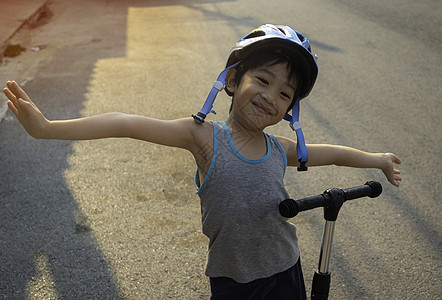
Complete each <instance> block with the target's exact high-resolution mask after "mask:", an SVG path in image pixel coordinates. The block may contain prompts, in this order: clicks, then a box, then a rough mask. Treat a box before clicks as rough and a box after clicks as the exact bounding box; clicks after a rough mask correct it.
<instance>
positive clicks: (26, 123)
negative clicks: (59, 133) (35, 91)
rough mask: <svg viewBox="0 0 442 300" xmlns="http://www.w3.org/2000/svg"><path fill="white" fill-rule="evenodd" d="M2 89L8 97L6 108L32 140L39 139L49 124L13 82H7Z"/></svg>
mask: <svg viewBox="0 0 442 300" xmlns="http://www.w3.org/2000/svg"><path fill="white" fill-rule="evenodd" d="M6 85H7V88H4V89H3V93H5V95H6V97H8V99H9V101H8V107H9V108H10V109H11V110H12V112H13V113H14V114H15V116H16V117H17V119H18V120H19V122H20V123H21V124H22V126H23V127H24V128H25V129H26V131H27V132H28V133H29V135H31V136H32V137H34V138H41V137H42V134H43V131H44V129H45V128H47V126H48V124H49V122H48V120H47V119H46V118H45V117H44V116H43V114H42V113H41V112H40V110H39V109H38V108H37V106H36V105H35V104H34V103H33V102H32V101H31V99H30V98H29V96H28V95H27V94H26V93H25V92H24V91H23V90H22V88H21V87H20V86H19V85H18V84H17V83H16V82H15V81H12V82H11V81H8V82H7V83H6Z"/></svg>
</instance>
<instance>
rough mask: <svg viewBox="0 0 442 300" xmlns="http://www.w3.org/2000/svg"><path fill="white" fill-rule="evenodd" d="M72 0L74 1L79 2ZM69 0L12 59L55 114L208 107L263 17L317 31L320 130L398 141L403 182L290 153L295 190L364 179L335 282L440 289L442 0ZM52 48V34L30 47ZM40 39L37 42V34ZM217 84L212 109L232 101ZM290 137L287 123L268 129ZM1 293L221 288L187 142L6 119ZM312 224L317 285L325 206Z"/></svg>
mask: <svg viewBox="0 0 442 300" xmlns="http://www.w3.org/2000/svg"><path fill="white" fill-rule="evenodd" d="M74 2H75V3H74ZM275 3H276V2H275V1H264V0H253V1H252V0H242V1H233V0H232V1H228V0H225V1H223V0H218V1H205V0H185V1H177V0H161V1H159V0H158V1H141V0H139V1H130V2H127V1H117V0H115V1H111V0H108V1H105V0H102V1H99V0H93V1H90V0H78V1H62V0H54V1H53V2H52V4H51V6H50V7H51V10H52V11H53V13H54V16H53V17H52V20H51V21H50V22H49V23H48V24H46V25H44V26H41V27H38V28H34V29H29V28H23V29H22V30H21V31H20V32H19V33H18V35H17V36H16V37H15V41H16V42H17V43H20V44H22V45H23V46H25V47H26V48H28V51H27V52H24V53H23V54H22V55H20V56H19V57H16V58H13V59H8V60H6V62H5V63H4V64H3V65H2V66H1V67H0V80H1V82H2V84H4V83H5V81H6V80H11V79H15V80H17V81H19V82H21V83H23V84H24V86H25V88H26V90H27V91H28V93H29V94H30V95H31V97H32V98H33V99H34V100H35V102H36V103H37V104H38V105H39V107H40V108H41V110H42V111H43V112H44V113H45V114H46V116H47V117H48V118H50V119H65V118H74V117H79V116H87V115H92V114H97V113H103V112H109V111H123V112H127V113H138V114H143V115H148V116H152V117H157V118H164V119H171V118H178V117H186V116H189V115H191V114H192V113H195V112H197V111H198V110H199V108H200V106H201V105H202V103H203V101H204V99H205V97H206V95H207V93H208V92H209V90H210V87H211V84H212V83H213V81H214V80H215V79H216V76H217V75H218V73H219V72H220V71H221V70H222V68H223V66H224V63H225V59H226V57H227V55H228V53H229V50H230V48H231V46H232V45H233V44H234V43H235V42H236V41H237V40H238V39H239V38H240V37H242V36H243V35H244V34H245V33H247V32H249V31H250V30H251V29H252V28H255V27H256V26H258V25H261V24H264V23H277V24H287V25H291V26H293V27H295V28H297V29H299V30H300V31H302V32H305V33H306V35H307V36H308V38H309V39H310V40H311V42H312V47H313V49H314V52H316V53H317V54H318V57H319V60H318V64H319V69H320V74H319V77H318V81H317V84H316V87H315V89H314V90H313V92H312V93H311V95H310V97H309V98H308V100H304V101H303V103H302V108H301V109H302V115H301V121H302V123H303V127H304V134H305V136H306V140H307V142H309V143H333V144H342V145H349V146H353V147H357V148H360V149H363V150H367V151H373V152H394V153H396V154H397V155H398V156H399V157H400V158H401V159H402V161H403V164H402V165H401V166H400V169H401V171H402V174H403V177H404V181H403V183H402V185H401V187H400V188H394V187H393V186H391V185H389V184H388V182H387V181H386V180H385V179H384V177H383V175H382V173H381V172H379V171H377V170H353V169H349V168H339V167H321V168H311V169H310V170H309V171H308V172H306V173H298V172H296V170H288V171H287V175H286V183H287V188H288V190H289V192H290V194H291V195H292V197H293V198H301V197H305V196H310V195H314V194H318V193H321V192H323V191H324V190H325V189H326V188H329V187H341V188H345V187H350V186H354V185H360V184H363V183H364V182H365V181H367V180H378V181H380V182H381V183H382V184H383V186H384V192H383V194H382V195H381V196H380V197H379V198H376V199H361V200H358V201H353V202H351V203H348V204H347V203H346V204H345V205H344V207H343V208H342V210H341V212H340V215H339V218H338V221H337V224H336V231H335V240H334V245H333V252H332V262H331V270H332V286H331V292H330V295H331V296H330V298H331V299H440V297H441V295H442V284H441V281H440V269H441V253H442V251H441V250H442V238H441V235H442V226H441V204H440V201H439V193H438V188H439V187H440V186H441V176H440V174H441V173H442V167H441V164H440V162H441V158H442V153H441V149H442V140H441V138H442V132H441V128H442V124H441V123H442V121H441V118H440V115H441V114H442V109H441V102H440V95H441V94H442V93H441V92H442V91H441V86H442V85H441V78H442V70H441V63H442V54H441V52H440V49H441V48H442V33H441V28H442V24H441V23H442V21H441V18H440V16H441V15H442V4H441V3H440V1H436V0H434V1H430V0H425V1H410V0H404V1H400V0H392V1H379V0H377V1H376V0H372V1H351V0H333V1H319V0H309V1H306V0H305V1H304V0H302V1H296V2H294V1H290V0H287V1H285V0H284V1H278V2H277V5H276V4H275ZM33 47H34V48H35V47H38V51H30V49H31V48H33ZM34 50H37V49H34ZM228 105H229V98H228V97H227V96H226V95H220V96H218V98H217V102H216V104H215V109H216V110H217V112H218V114H217V115H216V116H213V119H215V120H222V119H224V118H226V116H227V111H228ZM269 131H270V132H272V133H278V134H284V135H287V136H292V137H293V133H292V132H291V131H290V130H289V129H288V126H287V125H286V124H279V125H277V126H275V127H274V128H271V129H269ZM0 157H1V160H0V298H1V299H49V298H52V299H56V298H61V299H119V298H121V299H168V298H173V299H207V298H208V297H209V294H210V293H209V286H208V280H207V278H206V277H205V276H204V266H205V260H206V249H207V239H206V238H205V237H204V235H203V234H202V233H201V225H200V208H199V199H198V197H197V196H196V195H195V194H194V192H195V189H194V186H193V176H194V171H195V167H194V164H193V161H192V157H191V156H190V154H188V153H186V152H184V151H181V150H175V149H169V148H166V147H161V146H156V145H152V144H146V143H142V142H139V141H133V140H127V139H109V140H100V141H87V142H70V141H40V140H34V139H32V138H30V137H29V136H27V134H26V133H25V132H24V130H23V129H22V128H20V126H19V125H18V122H17V121H16V120H15V119H14V118H13V116H12V114H11V113H10V112H8V113H7V114H6V116H5V118H4V119H3V120H2V121H1V123H0ZM292 221H293V222H294V223H295V224H296V225H297V226H298V232H299V240H300V247H301V256H302V262H303V270H304V275H305V279H306V285H307V288H308V292H309V290H310V286H311V277H312V275H313V270H314V269H315V268H316V265H317V262H318V255H319V246H320V241H321V234H322V227H323V219H322V212H321V211H320V210H315V211H310V212H307V213H304V214H302V215H300V216H298V217H296V218H294V219H293V220H292Z"/></svg>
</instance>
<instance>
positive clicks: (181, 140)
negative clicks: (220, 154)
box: [3, 81, 195, 150]
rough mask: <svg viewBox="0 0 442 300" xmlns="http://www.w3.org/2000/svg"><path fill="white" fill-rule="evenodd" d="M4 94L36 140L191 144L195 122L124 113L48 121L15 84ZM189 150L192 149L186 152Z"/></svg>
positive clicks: (184, 146)
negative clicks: (125, 139)
mask: <svg viewBox="0 0 442 300" xmlns="http://www.w3.org/2000/svg"><path fill="white" fill-rule="evenodd" d="M3 92H4V93H5V95H6V96H7V97H8V99H9V101H8V106H9V108H10V109H11V110H12V112H13V113H14V114H15V116H16V117H17V119H18V120H19V122H20V123H21V124H22V125H23V127H24V128H25V129H26V131H27V132H28V133H29V134H30V135H31V136H33V137H35V138H38V139H62V140H88V139H99V138H107V137H129V138H135V139H140V140H146V141H149V142H153V143H157V144H162V145H167V146H173V147H180V148H185V149H189V148H190V147H191V145H194V143H193V139H194V132H193V130H194V127H195V125H194V122H193V121H192V120H190V118H189V119H179V120H172V121H163V120H157V119H152V118H148V117H143V116H136V115H127V114H123V113H107V114H102V115H96V116H92V117H86V118H79V119H72V120H64V121H49V120H47V119H46V118H45V117H44V115H43V114H42V113H41V112H40V110H39V109H38V108H37V106H36V105H35V104H34V103H33V102H32V100H31V99H30V98H29V96H28V95H27V94H26V93H25V92H24V91H23V89H22V88H21V87H20V86H19V85H18V84H17V83H16V82H10V81H8V82H7V88H5V89H3ZM189 150H191V149H189Z"/></svg>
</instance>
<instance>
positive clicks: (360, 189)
mask: <svg viewBox="0 0 442 300" xmlns="http://www.w3.org/2000/svg"><path fill="white" fill-rule="evenodd" d="M340 191H341V192H342V193H343V197H344V201H347V200H353V199H357V198H361V197H366V196H368V197H370V198H376V197H378V196H379V195H380V194H381V193H382V185H381V184H380V183H379V182H376V181H367V182H366V183H365V184H364V185H361V186H356V187H352V188H348V189H344V190H340ZM326 199H327V191H326V192H324V193H323V194H320V195H316V196H312V197H307V198H303V199H300V200H296V201H295V200H293V199H286V200H284V201H282V202H281V203H280V204H279V213H280V214H281V215H282V216H283V217H285V218H293V217H294V216H296V215H297V214H298V213H300V212H301V211H305V210H309V209H313V208H317V207H324V206H325V202H326Z"/></svg>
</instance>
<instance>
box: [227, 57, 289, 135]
mask: <svg viewBox="0 0 442 300" xmlns="http://www.w3.org/2000/svg"><path fill="white" fill-rule="evenodd" d="M288 74H289V72H288V69H287V65H286V64H284V63H280V64H275V65H271V64H268V65H263V66H260V67H258V68H256V69H252V70H249V71H247V72H246V73H245V74H244V75H243V77H242V78H241V81H240V83H239V84H238V85H236V84H235V83H234V76H235V73H233V74H231V76H229V78H228V81H227V89H229V91H230V92H232V93H234V96H233V105H232V111H231V115H230V117H233V118H235V120H236V121H241V122H242V123H243V124H244V125H247V127H250V126H254V129H258V130H263V129H264V128H265V127H267V126H270V125H274V124H276V123H278V122H279V121H281V120H282V118H283V117H284V115H285V114H286V112H287V109H288V108H289V106H290V104H291V103H292V101H293V98H294V95H295V91H296V87H297V82H296V80H295V78H293V77H292V78H288V76H289V75H288ZM232 114H233V115H232ZM244 122H245V123H244Z"/></svg>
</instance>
